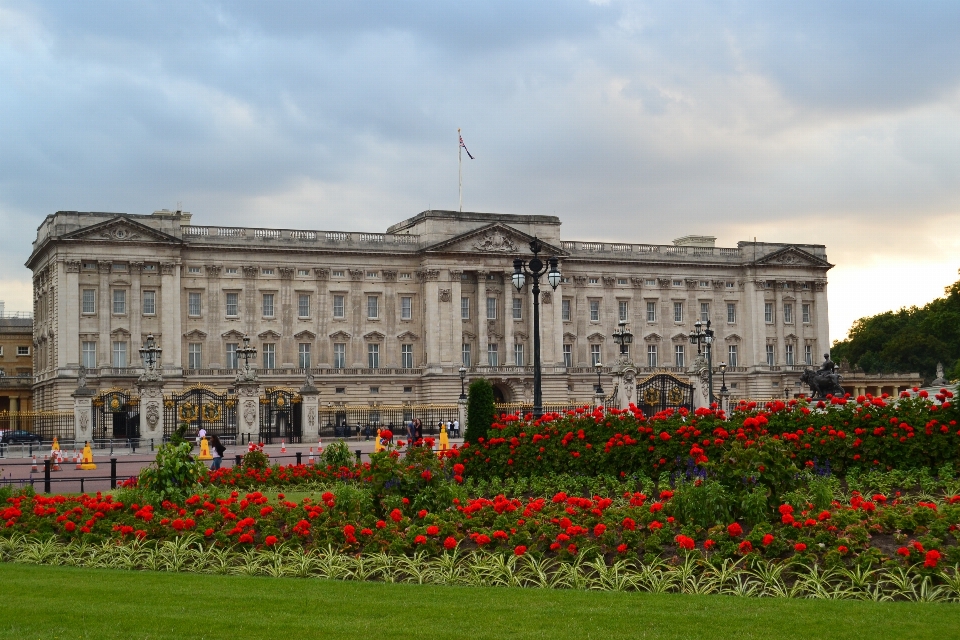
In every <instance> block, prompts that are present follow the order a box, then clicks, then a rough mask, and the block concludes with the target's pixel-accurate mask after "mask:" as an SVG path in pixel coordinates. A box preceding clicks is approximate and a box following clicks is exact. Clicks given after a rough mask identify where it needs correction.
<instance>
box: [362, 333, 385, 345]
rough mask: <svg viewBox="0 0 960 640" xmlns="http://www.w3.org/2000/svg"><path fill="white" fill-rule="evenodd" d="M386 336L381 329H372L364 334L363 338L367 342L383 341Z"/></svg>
mask: <svg viewBox="0 0 960 640" xmlns="http://www.w3.org/2000/svg"><path fill="white" fill-rule="evenodd" d="M384 338H386V336H385V335H383V334H382V333H380V332H379V331H371V332H370V333H367V334H365V335H364V336H363V339H364V340H366V341H367V342H383V339H384Z"/></svg>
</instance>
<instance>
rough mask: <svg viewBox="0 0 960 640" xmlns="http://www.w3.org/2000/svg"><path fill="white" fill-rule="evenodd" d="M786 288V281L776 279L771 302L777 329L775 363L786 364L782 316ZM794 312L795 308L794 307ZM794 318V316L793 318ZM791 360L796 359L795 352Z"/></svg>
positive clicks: (784, 319)
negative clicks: (772, 301)
mask: <svg viewBox="0 0 960 640" xmlns="http://www.w3.org/2000/svg"><path fill="white" fill-rule="evenodd" d="M786 288H787V283H786V281H785V280H777V288H776V289H774V303H773V305H774V306H773V321H774V323H775V326H776V331H777V350H776V354H777V360H776V363H775V364H778V365H781V366H784V367H785V366H786V364H787V345H786V339H785V338H784V322H786V320H787V319H786V318H785V317H784V311H783V304H784V300H783V292H784V290H785V289H786ZM794 312H796V309H794ZM794 320H796V318H794ZM793 361H794V362H796V361H797V354H796V353H794V354H793ZM781 371H786V369H785V368H784V369H781Z"/></svg>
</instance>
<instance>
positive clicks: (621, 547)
mask: <svg viewBox="0 0 960 640" xmlns="http://www.w3.org/2000/svg"><path fill="white" fill-rule="evenodd" d="M628 548H629V547H627V545H625V544H621V545H619V546H618V547H617V553H626V552H627V549H628Z"/></svg>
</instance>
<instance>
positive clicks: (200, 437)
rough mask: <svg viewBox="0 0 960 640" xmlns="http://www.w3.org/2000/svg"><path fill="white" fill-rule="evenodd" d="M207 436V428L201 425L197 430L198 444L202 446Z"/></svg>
mask: <svg viewBox="0 0 960 640" xmlns="http://www.w3.org/2000/svg"><path fill="white" fill-rule="evenodd" d="M206 437H207V430H206V429H204V428H203V427H200V431H197V446H198V447H199V446H200V442H201V441H202V440H203V439H204V438H206Z"/></svg>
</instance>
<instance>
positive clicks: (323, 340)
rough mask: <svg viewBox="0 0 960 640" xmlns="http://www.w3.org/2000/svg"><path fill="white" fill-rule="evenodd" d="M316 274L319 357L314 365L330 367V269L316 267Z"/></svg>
mask: <svg viewBox="0 0 960 640" xmlns="http://www.w3.org/2000/svg"><path fill="white" fill-rule="evenodd" d="M313 273H314V275H316V276H317V324H316V327H317V331H316V333H317V357H316V364H314V365H313V366H314V367H318V368H323V367H330V366H331V364H332V362H333V359H332V353H331V352H330V351H329V350H328V349H329V348H330V339H329V338H328V337H327V333H328V331H327V326H328V323H329V322H330V316H331V315H333V311H332V310H331V309H329V308H328V307H327V296H328V293H327V289H329V284H328V283H329V280H330V269H326V268H320V267H318V268H315V269H314V270H313Z"/></svg>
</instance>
